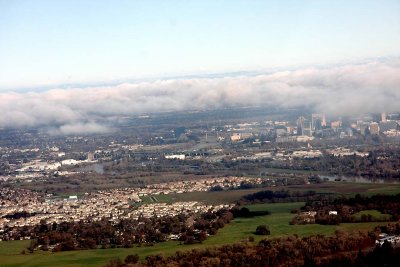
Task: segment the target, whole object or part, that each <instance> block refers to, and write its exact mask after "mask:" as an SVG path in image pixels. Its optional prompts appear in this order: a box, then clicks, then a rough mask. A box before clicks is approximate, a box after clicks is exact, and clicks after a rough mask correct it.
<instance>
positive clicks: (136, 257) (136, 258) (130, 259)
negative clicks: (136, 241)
mask: <svg viewBox="0 0 400 267" xmlns="http://www.w3.org/2000/svg"><path fill="white" fill-rule="evenodd" d="M138 262H139V255H138V254H134V255H132V254H131V255H128V256H126V258H125V263H126V264H130V263H131V264H135V263H138Z"/></svg>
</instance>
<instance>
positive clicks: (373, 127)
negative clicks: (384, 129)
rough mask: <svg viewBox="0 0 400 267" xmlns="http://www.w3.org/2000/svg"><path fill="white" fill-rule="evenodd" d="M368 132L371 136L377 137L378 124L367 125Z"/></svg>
mask: <svg viewBox="0 0 400 267" xmlns="http://www.w3.org/2000/svg"><path fill="white" fill-rule="evenodd" d="M369 132H370V134H372V135H378V134H379V124H378V123H376V122H371V123H370V124H369Z"/></svg>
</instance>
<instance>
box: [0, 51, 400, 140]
mask: <svg viewBox="0 0 400 267" xmlns="http://www.w3.org/2000/svg"><path fill="white" fill-rule="evenodd" d="M399 101H400V60H399V59H397V58H395V59H390V60H384V61H371V62H366V63H362V64H349V65H344V66H335V67H325V68H307V69H299V70H295V71H284V72H276V73H270V74H261V75H256V76H251V75H247V76H246V75H243V76H235V77H222V78H221V77H218V78H187V79H184V78H182V79H166V80H158V81H154V82H142V83H123V84H120V85H117V86H103V87H102V86H98V87H88V88H74V89H53V90H49V91H45V92H29V93H15V92H5V93H0V114H1V116H0V127H20V126H51V125H53V126H54V125H55V126H56V127H58V131H59V132H60V133H63V134H67V133H78V132H86V133H89V132H104V131H107V130H108V129H107V128H105V127H104V126H101V125H99V124H96V123H94V122H93V121H97V122H99V121H101V118H106V117H108V116H114V115H135V114H140V113H149V112H162V111H180V110H193V109H208V108H210V109H212V108H221V107H232V106H250V105H265V106H278V107H298V106H303V105H307V106H312V107H315V109H316V110H317V111H323V112H325V113H327V114H335V115H340V114H354V113H356V114H360V113H366V112H379V111H387V112H389V111H395V110H396V109H398V103H399Z"/></svg>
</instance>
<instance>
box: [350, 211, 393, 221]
mask: <svg viewBox="0 0 400 267" xmlns="http://www.w3.org/2000/svg"><path fill="white" fill-rule="evenodd" d="M363 215H370V216H371V217H372V219H373V220H389V219H390V217H391V216H390V214H383V213H382V212H380V211H378V210H362V211H360V212H357V213H356V214H354V215H353V217H354V218H355V219H356V220H357V221H360V220H361V216H363Z"/></svg>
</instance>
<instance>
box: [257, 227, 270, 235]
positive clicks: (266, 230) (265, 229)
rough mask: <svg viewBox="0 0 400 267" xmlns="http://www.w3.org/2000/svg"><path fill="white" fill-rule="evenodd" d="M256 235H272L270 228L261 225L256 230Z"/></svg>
mask: <svg viewBox="0 0 400 267" xmlns="http://www.w3.org/2000/svg"><path fill="white" fill-rule="evenodd" d="M255 234H256V235H270V234H271V231H270V230H269V227H268V226H266V225H259V226H257V228H256V232H255Z"/></svg>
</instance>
